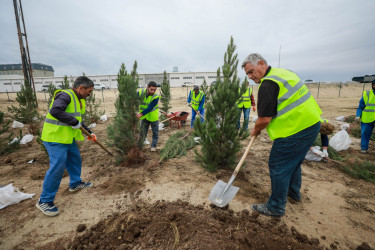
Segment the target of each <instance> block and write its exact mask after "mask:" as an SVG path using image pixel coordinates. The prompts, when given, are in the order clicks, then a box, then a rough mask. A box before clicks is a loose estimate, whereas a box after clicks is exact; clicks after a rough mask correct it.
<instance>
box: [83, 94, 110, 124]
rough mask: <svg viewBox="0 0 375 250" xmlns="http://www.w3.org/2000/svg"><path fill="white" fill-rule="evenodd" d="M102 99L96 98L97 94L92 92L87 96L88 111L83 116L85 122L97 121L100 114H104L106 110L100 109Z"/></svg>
mask: <svg viewBox="0 0 375 250" xmlns="http://www.w3.org/2000/svg"><path fill="white" fill-rule="evenodd" d="M100 105H101V101H100V100H97V99H96V98H95V94H94V93H92V94H91V95H90V96H88V97H87V98H86V112H85V114H84V115H83V116H82V118H83V121H84V122H85V124H91V123H94V122H97V121H98V120H99V119H100V116H102V115H104V113H105V111H104V110H101V111H99V108H100Z"/></svg>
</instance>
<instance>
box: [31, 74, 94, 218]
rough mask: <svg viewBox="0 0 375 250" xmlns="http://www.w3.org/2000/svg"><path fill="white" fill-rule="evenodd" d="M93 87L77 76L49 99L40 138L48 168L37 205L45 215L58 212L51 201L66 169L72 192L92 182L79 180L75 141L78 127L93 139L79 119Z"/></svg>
mask: <svg viewBox="0 0 375 250" xmlns="http://www.w3.org/2000/svg"><path fill="white" fill-rule="evenodd" d="M93 89H94V83H93V82H92V81H91V80H90V79H89V78H87V77H86V76H80V77H78V78H77V79H76V80H75V81H74V85H73V88H72V89H66V90H56V92H55V94H54V96H53V98H52V102H51V105H50V107H49V112H48V114H47V116H46V119H45V121H44V125H43V131H42V137H41V139H42V141H43V144H44V146H45V148H46V150H47V152H48V156H49V164H50V167H49V169H48V171H47V173H46V175H45V177H44V181H43V191H42V194H41V195H40V199H39V201H38V203H37V204H36V207H37V208H39V209H40V210H41V211H42V212H43V213H44V214H45V215H48V216H55V215H57V214H58V213H59V210H58V208H57V207H56V206H55V204H54V203H53V201H54V200H55V196H56V193H57V191H58V189H59V187H60V182H61V179H62V177H63V174H64V170H65V169H66V170H67V171H68V174H69V178H70V182H69V191H71V192H74V191H77V190H80V189H83V188H87V187H92V185H93V184H92V183H90V182H83V181H82V180H81V168H82V161H81V155H80V152H79V149H78V147H77V144H76V140H78V141H83V140H84V137H83V135H82V132H81V130H80V127H81V126H82V127H83V128H85V129H86V130H87V131H88V132H89V133H90V134H91V137H92V138H89V139H91V140H94V141H95V140H96V136H95V134H93V133H92V132H91V131H90V130H89V129H88V128H87V127H86V125H85V124H84V123H83V121H82V115H83V114H84V113H85V106H86V102H85V98H86V97H88V96H89V95H90V94H91V92H92V90H93Z"/></svg>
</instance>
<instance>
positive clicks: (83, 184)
mask: <svg viewBox="0 0 375 250" xmlns="http://www.w3.org/2000/svg"><path fill="white" fill-rule="evenodd" d="M92 186H93V184H92V183H91V182H83V181H81V183H79V184H78V185H77V186H75V187H73V188H69V191H70V192H75V191H78V190H81V189H84V188H88V187H92Z"/></svg>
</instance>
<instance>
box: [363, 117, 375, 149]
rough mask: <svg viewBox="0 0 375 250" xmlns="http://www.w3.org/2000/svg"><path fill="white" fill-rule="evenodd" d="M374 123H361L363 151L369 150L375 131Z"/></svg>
mask: <svg viewBox="0 0 375 250" xmlns="http://www.w3.org/2000/svg"><path fill="white" fill-rule="evenodd" d="M374 123H375V122H370V123H364V122H361V149H363V150H367V149H368V144H369V142H370V138H371V135H372V131H373V130H374Z"/></svg>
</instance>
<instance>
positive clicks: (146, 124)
mask: <svg viewBox="0 0 375 250" xmlns="http://www.w3.org/2000/svg"><path fill="white" fill-rule="evenodd" d="M156 89H157V84H156V83H155V82H152V81H151V82H149V83H148V84H147V88H146V89H141V90H140V91H139V92H138V95H139V97H140V98H142V97H143V99H142V100H141V103H140V105H139V113H138V114H137V118H138V119H140V120H141V131H140V138H141V139H142V140H145V139H146V138H147V132H148V129H149V128H150V125H151V130H152V142H151V151H152V152H156V144H157V143H158V140H159V105H158V102H159V96H158V95H157V94H155V92H156Z"/></svg>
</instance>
